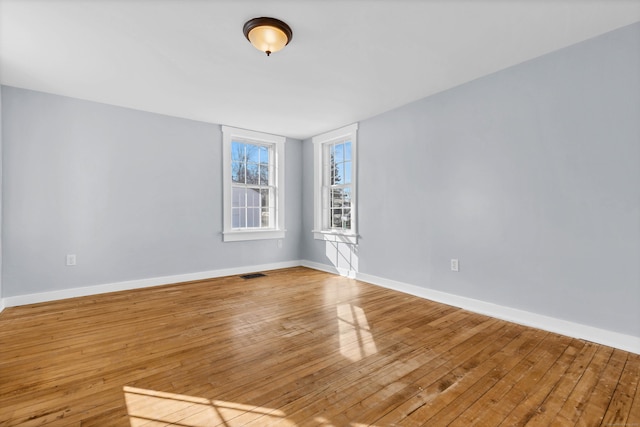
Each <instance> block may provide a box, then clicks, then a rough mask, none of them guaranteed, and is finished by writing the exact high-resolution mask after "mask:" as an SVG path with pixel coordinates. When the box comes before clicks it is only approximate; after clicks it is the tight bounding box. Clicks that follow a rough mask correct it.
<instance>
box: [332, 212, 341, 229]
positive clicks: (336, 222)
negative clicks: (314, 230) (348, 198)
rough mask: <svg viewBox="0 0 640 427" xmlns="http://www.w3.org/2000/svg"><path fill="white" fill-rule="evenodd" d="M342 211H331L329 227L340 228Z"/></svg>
mask: <svg viewBox="0 0 640 427" xmlns="http://www.w3.org/2000/svg"><path fill="white" fill-rule="evenodd" d="M341 226H342V209H331V227H332V228H342V227H341Z"/></svg>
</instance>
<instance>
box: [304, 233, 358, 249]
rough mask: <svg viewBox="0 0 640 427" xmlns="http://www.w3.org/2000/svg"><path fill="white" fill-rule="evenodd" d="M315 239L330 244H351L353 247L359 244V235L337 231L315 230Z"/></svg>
mask: <svg viewBox="0 0 640 427" xmlns="http://www.w3.org/2000/svg"><path fill="white" fill-rule="evenodd" d="M312 232H313V238H314V239H316V240H326V241H329V242H339V243H349V244H351V245H357V244H358V235H357V234H347V233H338V232H335V231H318V230H313V231H312Z"/></svg>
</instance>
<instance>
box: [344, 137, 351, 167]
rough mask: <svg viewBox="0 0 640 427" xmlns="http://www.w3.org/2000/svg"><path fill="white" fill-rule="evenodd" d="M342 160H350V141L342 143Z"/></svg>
mask: <svg viewBox="0 0 640 427" xmlns="http://www.w3.org/2000/svg"><path fill="white" fill-rule="evenodd" d="M344 160H345V161H347V162H348V161H350V160H351V141H347V142H345V143H344Z"/></svg>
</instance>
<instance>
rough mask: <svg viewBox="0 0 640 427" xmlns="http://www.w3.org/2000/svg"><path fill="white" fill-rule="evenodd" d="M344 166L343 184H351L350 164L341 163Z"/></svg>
mask: <svg viewBox="0 0 640 427" xmlns="http://www.w3.org/2000/svg"><path fill="white" fill-rule="evenodd" d="M343 165H344V176H343V178H344V183H345V184H351V162H346V163H343Z"/></svg>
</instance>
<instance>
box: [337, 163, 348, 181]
mask: <svg viewBox="0 0 640 427" xmlns="http://www.w3.org/2000/svg"><path fill="white" fill-rule="evenodd" d="M344 178H345V176H344V163H336V179H335V184H341V183H343V182H346V181H345V180H344Z"/></svg>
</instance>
